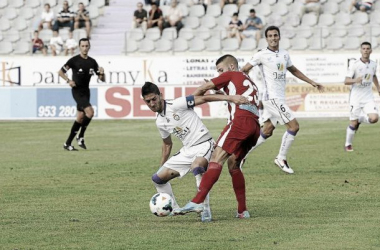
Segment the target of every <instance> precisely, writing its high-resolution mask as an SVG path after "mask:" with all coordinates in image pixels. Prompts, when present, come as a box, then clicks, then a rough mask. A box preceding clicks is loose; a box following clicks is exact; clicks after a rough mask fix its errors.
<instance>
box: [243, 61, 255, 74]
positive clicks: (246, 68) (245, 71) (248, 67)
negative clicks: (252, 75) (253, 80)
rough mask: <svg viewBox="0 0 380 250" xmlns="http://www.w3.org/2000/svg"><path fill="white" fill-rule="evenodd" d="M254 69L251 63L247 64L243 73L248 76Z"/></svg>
mask: <svg viewBox="0 0 380 250" xmlns="http://www.w3.org/2000/svg"><path fill="white" fill-rule="evenodd" d="M252 68H253V66H252V65H251V64H250V63H247V64H246V65H244V67H243V68H242V69H241V71H242V72H244V73H245V74H247V75H248V73H249V71H250V70H251V69H252Z"/></svg>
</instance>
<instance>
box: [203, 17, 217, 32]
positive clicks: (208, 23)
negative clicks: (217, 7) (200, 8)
mask: <svg viewBox="0 0 380 250" xmlns="http://www.w3.org/2000/svg"><path fill="white" fill-rule="evenodd" d="M201 26H203V27H207V28H209V29H212V28H214V27H215V26H216V19H215V17H213V16H208V15H206V16H204V17H202V19H201Z"/></svg>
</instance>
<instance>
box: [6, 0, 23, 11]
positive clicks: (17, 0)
mask: <svg viewBox="0 0 380 250" xmlns="http://www.w3.org/2000/svg"><path fill="white" fill-rule="evenodd" d="M8 3H9V6H8V7H13V8H17V9H19V8H21V7H23V6H24V0H11V1H10V0H8Z"/></svg>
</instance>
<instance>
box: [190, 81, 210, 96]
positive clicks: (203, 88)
mask: <svg viewBox="0 0 380 250" xmlns="http://www.w3.org/2000/svg"><path fill="white" fill-rule="evenodd" d="M205 81H206V82H205V83H204V84H202V85H201V86H199V87H198V88H197V89H196V90H195V92H194V93H193V96H202V95H204V94H205V93H206V92H207V91H208V90H210V89H215V85H214V83H213V82H212V81H208V80H205Z"/></svg>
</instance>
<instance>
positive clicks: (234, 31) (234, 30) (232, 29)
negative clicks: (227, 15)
mask: <svg viewBox="0 0 380 250" xmlns="http://www.w3.org/2000/svg"><path fill="white" fill-rule="evenodd" d="M243 29H244V25H243V23H242V22H241V21H240V20H239V18H238V13H234V14H233V15H232V20H231V21H230V23H229V25H228V37H229V38H232V37H236V38H237V40H238V41H239V44H240V43H241V40H242V38H243V36H242V34H241V32H242V31H243Z"/></svg>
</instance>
